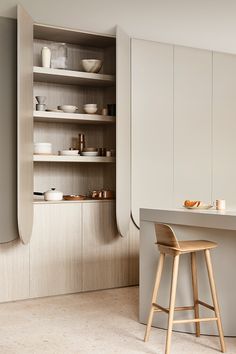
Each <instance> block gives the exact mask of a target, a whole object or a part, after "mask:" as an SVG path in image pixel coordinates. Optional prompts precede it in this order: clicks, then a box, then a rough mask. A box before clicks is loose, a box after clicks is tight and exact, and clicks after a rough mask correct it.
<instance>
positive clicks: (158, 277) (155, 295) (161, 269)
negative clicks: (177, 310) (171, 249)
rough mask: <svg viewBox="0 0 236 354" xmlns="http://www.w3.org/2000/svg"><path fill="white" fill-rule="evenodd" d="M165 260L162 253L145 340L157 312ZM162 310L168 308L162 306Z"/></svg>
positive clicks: (147, 337)
mask: <svg viewBox="0 0 236 354" xmlns="http://www.w3.org/2000/svg"><path fill="white" fill-rule="evenodd" d="M164 261H165V254H164V253H161V254H160V258H159V262H158V266H157V272H156V279H155V284H154V289H153V293H152V300H151V309H150V312H149V316H148V322H147V327H146V333H145V337H144V341H145V342H147V341H148V339H149V336H150V330H151V325H152V320H153V315H154V312H155V306H156V302H157V294H158V290H159V286H160V282H161V275H162V271H163V266H164ZM159 307H160V306H159ZM162 310H163V311H166V309H164V308H162ZM167 312H168V311H167Z"/></svg>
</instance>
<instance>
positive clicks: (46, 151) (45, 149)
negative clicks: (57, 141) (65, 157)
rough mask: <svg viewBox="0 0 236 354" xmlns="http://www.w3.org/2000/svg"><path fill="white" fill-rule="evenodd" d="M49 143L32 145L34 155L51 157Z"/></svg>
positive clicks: (50, 145)
mask: <svg viewBox="0 0 236 354" xmlns="http://www.w3.org/2000/svg"><path fill="white" fill-rule="evenodd" d="M51 153H52V144H51V143H34V154H42V155H51Z"/></svg>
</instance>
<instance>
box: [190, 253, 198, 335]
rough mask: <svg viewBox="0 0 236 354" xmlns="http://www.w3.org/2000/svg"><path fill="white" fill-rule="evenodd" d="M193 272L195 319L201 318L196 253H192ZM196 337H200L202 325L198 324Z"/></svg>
mask: <svg viewBox="0 0 236 354" xmlns="http://www.w3.org/2000/svg"><path fill="white" fill-rule="evenodd" d="M191 270H192V285H193V304H194V314H195V318H199V301H198V280H197V255H196V252H192V253H191ZM196 337H200V323H197V322H196Z"/></svg>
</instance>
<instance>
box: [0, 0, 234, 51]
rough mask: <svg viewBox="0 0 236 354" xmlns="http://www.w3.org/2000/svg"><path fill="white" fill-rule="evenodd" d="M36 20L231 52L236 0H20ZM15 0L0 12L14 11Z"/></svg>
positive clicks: (3, 0)
mask: <svg viewBox="0 0 236 354" xmlns="http://www.w3.org/2000/svg"><path fill="white" fill-rule="evenodd" d="M20 2H21V4H22V5H23V6H25V8H26V9H27V10H28V12H29V13H30V14H31V16H32V17H33V18H34V20H35V21H38V22H42V23H48V24H54V25H62V26H67V27H77V28H80V29H88V30H93V31H98V32H105V33H106V32H107V33H113V31H114V26H115V25H116V24H119V25H121V26H122V27H123V28H124V29H125V30H126V31H127V32H128V33H129V34H130V35H132V36H134V37H137V38H146V39H152V40H156V41H161V42H169V43H176V44H183V45H187V46H193V47H198V48H206V49H213V50H217V51H226V52H233V53H236V41H235V35H236V21H235V13H236V1H235V0H224V1H223V0H146V1H144V0H99V1H98V0H97V1H96V0H93V1H84V0H60V1H58V0H50V1H48V0H40V1H36V0H21V1H20ZM15 5H16V1H15V0H1V1H0V16H6V17H15V13H16V11H15Z"/></svg>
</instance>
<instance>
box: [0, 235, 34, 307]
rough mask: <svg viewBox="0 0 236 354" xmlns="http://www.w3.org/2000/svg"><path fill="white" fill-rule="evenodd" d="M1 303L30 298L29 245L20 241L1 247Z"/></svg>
mask: <svg viewBox="0 0 236 354" xmlns="http://www.w3.org/2000/svg"><path fill="white" fill-rule="evenodd" d="M0 269H1V272H0V284H1V286H0V302H4V301H14V300H20V299H27V298H28V297H29V245H23V244H22V243H21V242H20V240H19V239H18V240H16V241H13V242H9V243H5V244H2V245H0Z"/></svg>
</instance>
